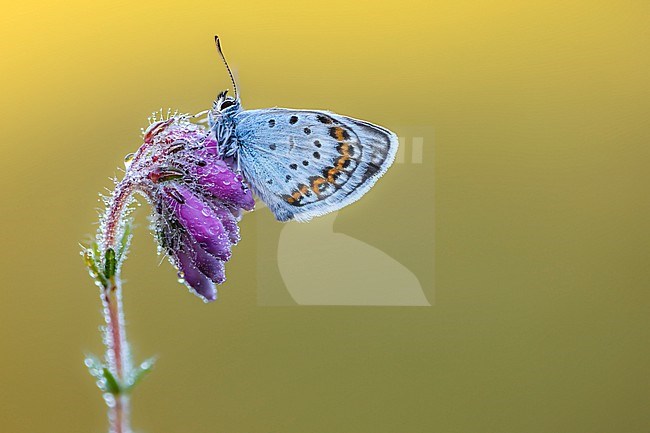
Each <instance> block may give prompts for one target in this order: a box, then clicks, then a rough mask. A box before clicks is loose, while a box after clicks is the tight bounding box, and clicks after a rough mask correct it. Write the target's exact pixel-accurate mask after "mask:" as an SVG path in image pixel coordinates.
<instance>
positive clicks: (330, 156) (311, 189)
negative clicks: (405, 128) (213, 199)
mask: <svg viewBox="0 0 650 433" xmlns="http://www.w3.org/2000/svg"><path fill="white" fill-rule="evenodd" d="M233 120H234V123H235V135H236V138H237V145H238V148H239V162H240V165H241V169H242V171H243V173H244V176H245V177H246V179H247V180H248V182H249V183H250V184H251V187H252V188H253V191H254V192H255V193H256V194H257V195H258V196H259V197H260V199H262V200H263V201H264V202H265V203H266V204H267V205H268V206H269V208H270V209H271V211H272V212H273V213H274V214H275V217H276V218H277V219H278V220H280V221H287V220H289V219H296V220H299V221H307V220H309V219H310V218H312V217H315V216H319V215H323V214H326V213H328V212H332V211H335V210H338V209H340V208H342V207H344V206H346V205H348V204H350V203H352V202H354V201H356V200H358V199H359V198H360V197H361V196H362V195H363V194H365V193H366V192H367V191H368V190H369V189H370V188H371V187H372V185H374V183H375V182H376V181H377V179H378V178H379V177H381V176H382V175H383V174H384V173H385V172H386V170H387V169H388V167H389V166H390V165H391V164H392V162H393V160H394V158H395V153H396V151H397V145H398V144H397V137H396V136H395V134H393V133H392V132H390V131H388V130H387V129H385V128H382V127H380V126H377V125H374V124H371V123H368V122H364V121H362V120H357V119H352V118H350V117H346V116H340V115H337V114H334V113H329V112H326V111H309V110H290V109H284V108H272V109H264V110H249V111H241V112H239V113H238V114H237V115H236V116H234V119H233Z"/></svg>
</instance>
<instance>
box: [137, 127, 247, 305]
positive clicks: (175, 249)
mask: <svg viewBox="0 0 650 433" xmlns="http://www.w3.org/2000/svg"><path fill="white" fill-rule="evenodd" d="M216 148H217V146H216V141H215V139H214V137H213V136H212V135H211V134H209V132H208V131H207V130H206V129H205V128H204V127H203V126H201V125H197V124H195V123H192V122H190V121H189V118H187V117H184V116H174V117H171V118H170V119H168V120H164V121H159V122H155V123H153V124H152V125H151V126H150V127H149V128H148V129H147V131H146V132H145V134H144V144H143V145H142V147H141V148H140V149H139V150H138V152H137V153H136V154H135V156H134V157H133V158H132V162H131V163H130V164H131V165H130V166H129V167H128V170H127V172H128V173H130V175H131V176H133V177H134V181H135V182H136V183H137V185H138V187H139V188H138V190H139V191H141V192H142V193H143V194H144V195H145V196H146V197H147V198H148V200H149V201H151V203H152V205H153V206H152V207H153V209H154V212H153V226H154V229H155V231H156V237H157V239H158V242H159V245H160V250H161V251H164V252H165V253H166V254H167V255H168V256H169V258H170V260H171V261H172V263H173V264H174V265H175V266H176V268H177V269H178V271H179V278H180V279H181V280H182V282H183V283H185V285H186V286H187V287H188V288H190V289H191V290H192V291H193V292H194V293H196V294H197V295H198V296H200V297H201V298H202V299H203V300H204V301H206V302H208V301H214V300H215V299H216V298H217V289H216V285H218V284H221V283H223V282H224V281H225V280H226V275H225V262H227V261H228V260H230V257H231V254H232V251H231V250H232V246H233V245H236V244H237V242H239V239H240V236H239V226H238V225H237V223H238V221H239V219H240V218H241V215H242V211H243V210H252V209H253V207H254V206H255V201H254V200H253V196H252V194H251V191H250V190H249V189H248V187H247V186H246V184H245V183H244V180H243V178H242V176H241V175H240V174H238V173H236V171H235V170H234V168H233V167H232V164H231V163H229V162H226V161H224V160H222V159H220V158H219V157H218V156H217V154H216V152H215V149H216Z"/></svg>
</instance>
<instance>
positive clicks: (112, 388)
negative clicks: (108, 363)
mask: <svg viewBox="0 0 650 433" xmlns="http://www.w3.org/2000/svg"><path fill="white" fill-rule="evenodd" d="M103 376H104V379H105V380H106V389H105V391H106V392H109V393H111V394H113V395H119V394H121V393H122V387H121V386H120V383H119V382H118V380H117V379H116V378H115V376H113V373H111V372H110V370H109V369H108V368H106V367H104V370H103Z"/></svg>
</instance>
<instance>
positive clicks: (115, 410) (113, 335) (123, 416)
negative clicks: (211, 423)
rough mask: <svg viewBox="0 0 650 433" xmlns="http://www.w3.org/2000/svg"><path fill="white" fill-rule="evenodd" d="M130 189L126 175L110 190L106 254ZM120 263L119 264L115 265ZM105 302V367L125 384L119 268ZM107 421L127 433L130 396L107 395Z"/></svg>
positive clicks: (112, 428)
mask: <svg viewBox="0 0 650 433" xmlns="http://www.w3.org/2000/svg"><path fill="white" fill-rule="evenodd" d="M132 192H133V184H132V183H131V182H130V179H129V178H128V177H125V179H124V180H122V182H120V183H118V184H117V185H116V187H115V190H114V191H113V194H112V196H111V200H110V202H109V205H108V206H107V208H106V214H105V215H104V227H103V231H102V234H103V236H102V240H101V245H102V249H103V252H104V256H105V257H106V253H107V251H108V250H109V249H113V250H115V249H116V243H117V240H116V239H117V236H118V233H119V231H120V230H122V228H123V217H124V212H125V210H126V207H127V205H128V204H129V201H130V200H131V193H132ZM118 266H119V265H118ZM101 297H102V303H103V305H104V320H105V322H106V333H105V335H104V343H105V345H106V361H107V363H108V369H109V370H110V372H111V373H112V374H113V376H114V377H115V378H116V379H117V380H118V382H119V383H122V384H123V383H125V382H126V379H127V377H128V375H129V374H130V372H131V361H130V356H129V348H128V343H127V340H126V328H125V324H124V312H123V306H122V284H121V281H120V276H119V269H118V270H117V272H116V274H115V275H114V276H112V277H111V278H110V279H109V280H108V284H107V285H106V287H104V289H103V290H102V293H101ZM107 404H108V421H109V432H110V433H130V432H131V427H130V422H129V415H130V414H129V397H128V395H125V394H124V393H123V392H120V393H118V394H113V395H110V396H109V398H108V399H107Z"/></svg>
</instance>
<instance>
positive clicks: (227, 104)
mask: <svg viewBox="0 0 650 433" xmlns="http://www.w3.org/2000/svg"><path fill="white" fill-rule="evenodd" d="M233 105H235V101H234V100H233V99H230V98H228V99H226V100H225V101H223V102H222V103H221V107H220V108H221V109H222V110H224V109H226V108H228V107H231V106H233Z"/></svg>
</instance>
